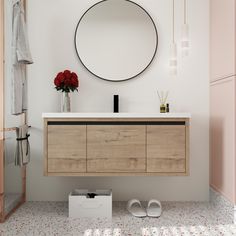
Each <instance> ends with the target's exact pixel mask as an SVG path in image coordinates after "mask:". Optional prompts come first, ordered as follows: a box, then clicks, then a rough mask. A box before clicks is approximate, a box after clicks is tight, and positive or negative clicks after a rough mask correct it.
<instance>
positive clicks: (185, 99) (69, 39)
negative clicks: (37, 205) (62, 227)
mask: <svg viewBox="0 0 236 236" xmlns="http://www.w3.org/2000/svg"><path fill="white" fill-rule="evenodd" d="M95 2H96V0H89V1H78V0H40V1H38V0H30V1H28V28H29V38H30V42H31V49H32V54H33V57H34V62H35V63H34V65H32V66H29V70H28V77H29V101H30V102H29V123H30V124H31V125H32V127H33V128H32V131H31V151H32V160H31V163H30V164H29V166H28V170H27V199H28V200H52V201H56V200H65V199H66V198H67V195H68V193H69V192H70V191H71V190H72V189H73V188H76V187H87V188H112V189H113V192H114V199H115V200H127V199H129V198H132V197H136V198H139V199H142V200H147V199H149V198H151V197H152V198H153V197H154V198H158V199H161V200H173V201H176V200H199V201H200V200H201V201H204V200H208V189H209V170H208V169H209V164H208V159H209V154H208V150H209V143H208V137H209V136H208V120H209V101H208V100H209V63H208V57H209V53H208V51H209V45H208V44H209V43H208V39H209V36H208V35H209V1H208V0H189V1H188V2H189V24H190V29H191V54H190V56H189V57H188V58H187V59H185V60H182V59H181V56H180V58H179V74H178V77H177V78H171V77H170V76H169V70H168V63H169V62H168V59H169V58H168V57H169V46H170V42H171V15H172V14H171V2H172V1H166V0H148V1H146V0H145V1H142V0H135V2H137V3H139V4H141V5H142V6H143V7H144V8H146V9H147V11H149V13H150V14H151V15H152V17H153V19H154V21H155V22H156V25H157V28H158V33H159V46H158V52H157V56H156V58H155V60H154V62H153V64H152V65H151V66H150V67H149V69H148V70H147V71H146V72H145V73H143V74H142V75H141V76H139V77H138V78H136V79H134V80H130V81H127V82H122V83H112V82H105V81H102V80H99V79H97V78H95V77H94V76H93V75H91V74H90V73H88V72H87V71H86V69H85V68H84V67H83V66H82V65H81V63H80V62H79V60H78V58H77V56H76V53H75V49H74V44H73V37H74V30H75V27H76V24H77V22H78V20H79V18H80V16H81V15H82V13H83V12H84V11H85V10H86V9H87V8H88V7H90V6H91V5H92V4H93V3H95ZM176 2H178V3H177V4H178V5H177V8H178V9H177V15H176V21H177V22H176V27H177V29H176V33H177V39H178V40H179V39H180V35H181V33H180V28H181V24H182V22H181V19H182V6H181V5H180V1H176ZM108 66H109V65H108ZM65 68H68V69H71V70H73V71H76V72H77V73H78V75H79V79H80V84H81V85H80V88H79V93H78V94H77V93H75V94H74V95H73V99H72V102H73V105H72V108H73V111H78V112H111V111H112V99H113V98H112V95H113V94H120V98H121V101H120V103H121V107H120V109H121V111H122V112H158V110H159V101H158V97H157V94H156V90H157V89H159V90H169V91H170V99H169V102H170V107H171V110H172V111H178V112H190V113H191V114H192V120H191V140H190V145H191V146H190V150H191V151H190V154H191V155H190V176H189V177H73V178H71V177H44V176H43V135H42V129H43V121H42V118H41V115H42V112H56V111H59V107H60V96H59V93H58V92H56V91H55V89H54V86H53V79H54V77H55V75H56V73H57V72H59V71H62V70H64V69H65ZM121 69H122V68H121Z"/></svg>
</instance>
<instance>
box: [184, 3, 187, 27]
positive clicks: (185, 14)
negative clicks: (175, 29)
mask: <svg viewBox="0 0 236 236" xmlns="http://www.w3.org/2000/svg"><path fill="white" fill-rule="evenodd" d="M186 23H187V0H184V24H186Z"/></svg>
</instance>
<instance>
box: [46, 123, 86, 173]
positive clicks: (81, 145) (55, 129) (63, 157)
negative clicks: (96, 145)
mask: <svg viewBox="0 0 236 236" xmlns="http://www.w3.org/2000/svg"><path fill="white" fill-rule="evenodd" d="M47 129H48V153H47V154H48V172H86V126H85V125H49V126H48V127H47Z"/></svg>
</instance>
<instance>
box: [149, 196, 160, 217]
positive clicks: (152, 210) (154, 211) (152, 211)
mask: <svg viewBox="0 0 236 236" xmlns="http://www.w3.org/2000/svg"><path fill="white" fill-rule="evenodd" d="M161 213H162V207H161V203H160V202H159V201H158V200H155V199H152V200H150V201H149V202H148V206H147V215H148V216H149V217H159V216H160V215H161Z"/></svg>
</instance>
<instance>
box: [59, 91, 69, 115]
mask: <svg viewBox="0 0 236 236" xmlns="http://www.w3.org/2000/svg"><path fill="white" fill-rule="evenodd" d="M70 111H71V109H70V93H67V92H63V93H62V98H61V112H70Z"/></svg>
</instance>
